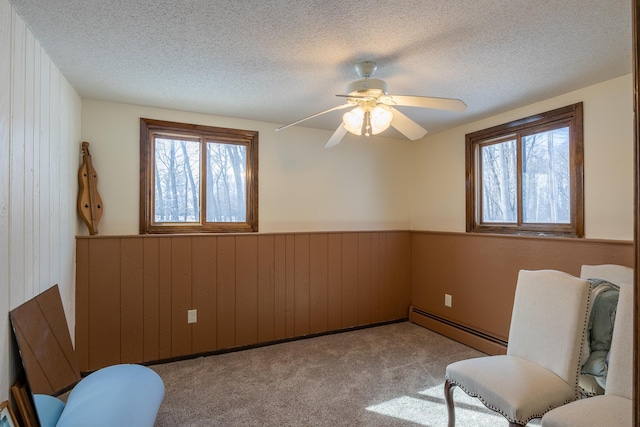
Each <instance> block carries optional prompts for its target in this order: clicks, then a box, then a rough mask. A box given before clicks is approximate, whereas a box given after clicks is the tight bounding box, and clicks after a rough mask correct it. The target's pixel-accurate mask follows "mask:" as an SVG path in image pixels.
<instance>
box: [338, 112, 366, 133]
mask: <svg viewBox="0 0 640 427" xmlns="http://www.w3.org/2000/svg"><path fill="white" fill-rule="evenodd" d="M363 121H364V110H363V109H362V108H360V107H357V108H354V109H353V110H351V111H347V112H346V113H344V115H343V116H342V123H344V128H345V129H346V130H348V131H349V132H351V133H352V134H354V135H362V122H363Z"/></svg>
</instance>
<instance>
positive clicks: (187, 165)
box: [154, 137, 200, 223]
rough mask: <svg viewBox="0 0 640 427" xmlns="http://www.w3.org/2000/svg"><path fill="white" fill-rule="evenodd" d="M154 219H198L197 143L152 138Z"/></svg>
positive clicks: (159, 221) (198, 174)
mask: <svg viewBox="0 0 640 427" xmlns="http://www.w3.org/2000/svg"><path fill="white" fill-rule="evenodd" d="M154 163H155V204H154V207H155V208H154V218H155V222H157V223H162V222H198V221H200V143H199V142H198V141H189V140H176V139H168V138H161V137H156V138H155V162H154Z"/></svg>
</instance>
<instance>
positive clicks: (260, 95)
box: [11, 0, 632, 136]
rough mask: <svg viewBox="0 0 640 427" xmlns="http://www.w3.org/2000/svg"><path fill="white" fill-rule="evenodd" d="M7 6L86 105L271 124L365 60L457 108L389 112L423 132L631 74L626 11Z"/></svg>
mask: <svg viewBox="0 0 640 427" xmlns="http://www.w3.org/2000/svg"><path fill="white" fill-rule="evenodd" d="M11 3H12V4H13V5H14V7H15V9H16V10H17V12H18V14H19V15H20V16H21V17H22V18H23V19H24V20H25V21H26V23H27V25H28V26H29V28H30V29H31V31H32V32H33V33H34V35H35V36H36V38H37V39H38V40H39V41H40V43H41V45H42V46H43V47H44V49H45V50H46V51H47V53H48V54H49V55H50V57H51V59H52V60H53V62H54V63H55V64H56V65H57V66H58V67H59V68H60V70H61V71H62V73H63V74H64V75H65V76H66V78H67V79H68V80H69V82H70V83H71V85H72V86H73V87H74V88H75V89H76V90H77V91H78V93H79V94H80V96H81V97H83V98H95V99H101V100H109V101H117V102H125V103H134V104H141V105H150V106H156V107H164V108H171V109H179V110H185V111H195V112H203V113H209V114H214V115H220V116H230V117H239V118H246V119H252V120H260V121H267V122H272V123H276V124H285V123H289V122H292V121H294V120H296V119H299V118H301V117H304V116H307V115H310V114H313V113H316V112H318V111H321V110H324V109H327V108H330V107H333V106H336V105H338V104H341V103H343V99H342V98H336V97H335V95H336V94H341V93H344V88H345V86H346V84H348V83H349V82H351V81H353V80H357V79H358V76H357V75H356V73H355V71H354V65H355V64H356V63H358V62H360V61H363V60H372V61H375V62H377V64H378V70H377V71H376V74H375V77H377V78H379V79H383V80H385V81H386V82H387V84H388V87H389V92H390V93H391V94H396V95H424V96H436V97H450V98H460V99H462V100H464V101H465V102H466V103H467V104H468V106H469V108H468V110H467V111H466V112H465V113H455V112H442V111H436V110H430V109H417V108H412V107H402V108H400V109H401V110H402V111H403V112H404V113H405V114H406V115H408V116H409V117H411V118H412V119H414V120H416V121H417V122H419V123H420V124H421V125H422V126H423V127H425V128H427V129H428V130H429V131H430V132H431V133H434V132H438V131H441V130H444V129H447V128H450V127H453V126H457V125H460V124H463V123H467V122H470V121H474V120H477V119H480V118H483V117H487V116H490V115H493V114H497V113H500V112H503V111H507V110H509V109H513V108H516V107H519V106H523V105H527V104H530V103H532V102H535V101H539V100H543V99H546V98H549V97H552V96H555V95H559V94H562V93H566V92H569V91H572V90H575V89H579V88H581V87H585V86H588V85H591V84H595V83H598V82H601V81H605V80H608V79H611V78H614V77H618V76H621V75H624V74H628V73H631V70H632V46H631V2H630V1H629V0H562V1H557V0H480V1H477V0H389V1H386V0H379V1H372V0H368V1H359V0H358V1H355V0H352V1H349V0H314V1H309V0H298V1H291V0H263V1H258V0H252V1H246V0H245V1H243V0H183V1H178V0H129V1H126V0H121V1H116V0H113V1H110V0H109V1H105V0H46V1H42V0H11ZM341 114H342V112H339V111H338V112H332V113H329V114H326V115H324V116H321V117H319V118H316V119H312V120H309V121H307V122H305V123H303V125H304V126H309V127H316V128H322V129H330V130H334V129H335V128H336V126H337V125H338V123H339V122H340V117H341ZM388 136H394V135H393V134H390V135H388Z"/></svg>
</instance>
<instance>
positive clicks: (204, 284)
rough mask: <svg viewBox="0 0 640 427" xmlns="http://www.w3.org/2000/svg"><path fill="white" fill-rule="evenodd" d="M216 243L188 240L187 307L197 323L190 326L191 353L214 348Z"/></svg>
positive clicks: (195, 239) (215, 326) (209, 240)
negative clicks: (194, 313)
mask: <svg viewBox="0 0 640 427" xmlns="http://www.w3.org/2000/svg"><path fill="white" fill-rule="evenodd" d="M216 243H217V239H215V238H213V239H211V238H207V237H204V236H199V237H194V238H193V240H192V248H193V249H192V251H191V254H192V255H191V259H192V269H193V292H192V301H191V307H193V308H194V309H196V310H198V322H197V323H195V324H192V325H191V328H192V329H191V333H192V335H191V336H192V338H193V352H194V353H202V352H206V351H211V349H215V348H217V341H216V334H217V315H216V313H217V311H216V306H217V295H216V289H217V286H216V277H217V273H216V271H217V270H216V268H217V266H216V252H217V248H216Z"/></svg>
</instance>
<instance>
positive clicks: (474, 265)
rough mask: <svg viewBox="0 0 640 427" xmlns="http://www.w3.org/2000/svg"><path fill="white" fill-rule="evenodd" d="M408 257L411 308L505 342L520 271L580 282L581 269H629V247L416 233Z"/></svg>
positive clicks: (599, 242)
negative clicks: (448, 301) (447, 302)
mask: <svg viewBox="0 0 640 427" xmlns="http://www.w3.org/2000/svg"><path fill="white" fill-rule="evenodd" d="M411 254H412V273H413V276H412V290H413V291H412V301H411V304H412V305H413V306H415V307H417V308H419V309H420V310H422V311H425V312H427V313H429V314H433V315H436V316H438V317H441V318H444V319H447V320H450V321H453V322H455V323H458V324H461V325H464V326H468V327H470V328H472V329H475V330H476V331H479V332H483V333H486V334H488V335H490V336H492V337H494V338H497V339H499V340H503V341H506V340H507V338H508V333H509V324H510V320H511V310H512V307H513V297H514V294H515V286H516V280H517V276H518V271H519V270H521V269H527V270H539V269H554V270H561V271H566V272H567V273H569V274H573V275H575V276H578V275H579V274H580V266H581V265H582V264H609V263H611V264H621V265H627V266H630V267H631V266H633V244H632V243H631V242H601V241H589V240H585V239H557V238H556V239H554V238H535V237H524V236H522V237H519V236H496V235H477V234H465V233H428V232H420V233H418V232H415V233H413V235H412V251H411ZM445 293H447V294H450V295H452V297H453V306H452V307H445V306H444V294H445Z"/></svg>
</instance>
